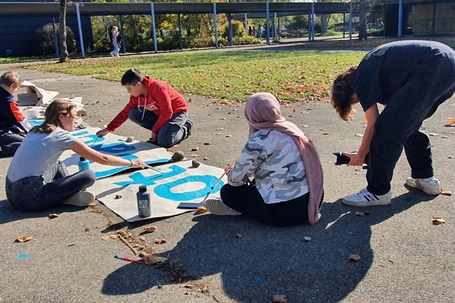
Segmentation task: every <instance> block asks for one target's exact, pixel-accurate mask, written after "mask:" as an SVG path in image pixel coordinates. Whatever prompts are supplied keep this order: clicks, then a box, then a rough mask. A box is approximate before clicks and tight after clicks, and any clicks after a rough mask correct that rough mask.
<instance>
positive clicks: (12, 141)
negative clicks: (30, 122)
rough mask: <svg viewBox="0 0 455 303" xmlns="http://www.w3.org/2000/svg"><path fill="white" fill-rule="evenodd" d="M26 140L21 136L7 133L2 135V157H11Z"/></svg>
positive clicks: (0, 138) (0, 151) (0, 147)
mask: <svg viewBox="0 0 455 303" xmlns="http://www.w3.org/2000/svg"><path fill="white" fill-rule="evenodd" d="M22 140H24V137H22V136H21V135H19V134H14V133H6V134H2V135H0V157H2V158H3V157H11V156H13V155H14V154H15V153H16V150H17V149H18V148H19V146H20V145H21V143H22Z"/></svg>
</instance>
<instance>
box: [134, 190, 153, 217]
mask: <svg viewBox="0 0 455 303" xmlns="http://www.w3.org/2000/svg"><path fill="white" fill-rule="evenodd" d="M136 198H137V210H138V214H139V217H141V218H147V217H150V216H151V215H152V208H151V206H152V205H151V201H150V193H149V192H148V191H147V187H146V186H144V185H141V186H139V191H138V192H137V193H136Z"/></svg>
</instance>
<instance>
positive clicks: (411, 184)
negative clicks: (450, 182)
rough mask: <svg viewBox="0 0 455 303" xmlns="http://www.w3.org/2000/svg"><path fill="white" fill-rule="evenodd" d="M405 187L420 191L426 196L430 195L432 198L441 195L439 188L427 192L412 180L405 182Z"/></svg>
mask: <svg viewBox="0 0 455 303" xmlns="http://www.w3.org/2000/svg"><path fill="white" fill-rule="evenodd" d="M406 185H407V186H409V187H411V188H416V189H420V190H421V191H423V192H424V193H426V194H428V195H432V196H436V195H439V194H440V193H441V188H439V189H437V191H436V189H435V190H434V191H428V190H425V189H424V188H423V186H422V185H421V184H420V182H417V181H413V180H406Z"/></svg>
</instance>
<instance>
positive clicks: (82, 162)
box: [78, 157, 90, 171]
mask: <svg viewBox="0 0 455 303" xmlns="http://www.w3.org/2000/svg"><path fill="white" fill-rule="evenodd" d="M78 166H79V171H81V170H90V161H89V160H87V159H85V158H84V157H80V158H79V163H78Z"/></svg>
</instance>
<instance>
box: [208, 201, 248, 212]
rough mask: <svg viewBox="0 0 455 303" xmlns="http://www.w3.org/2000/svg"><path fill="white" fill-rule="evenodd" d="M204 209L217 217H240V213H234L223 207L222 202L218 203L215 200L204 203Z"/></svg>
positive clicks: (227, 207) (225, 206)
mask: <svg viewBox="0 0 455 303" xmlns="http://www.w3.org/2000/svg"><path fill="white" fill-rule="evenodd" d="M205 207H206V208H207V210H208V211H209V212H210V213H212V214H213V215H218V216H240V215H241V213H240V212H238V211H236V210H235V209H232V208H230V207H229V206H227V205H225V204H224V203H223V202H220V201H219V200H215V199H212V200H207V201H205Z"/></svg>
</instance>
